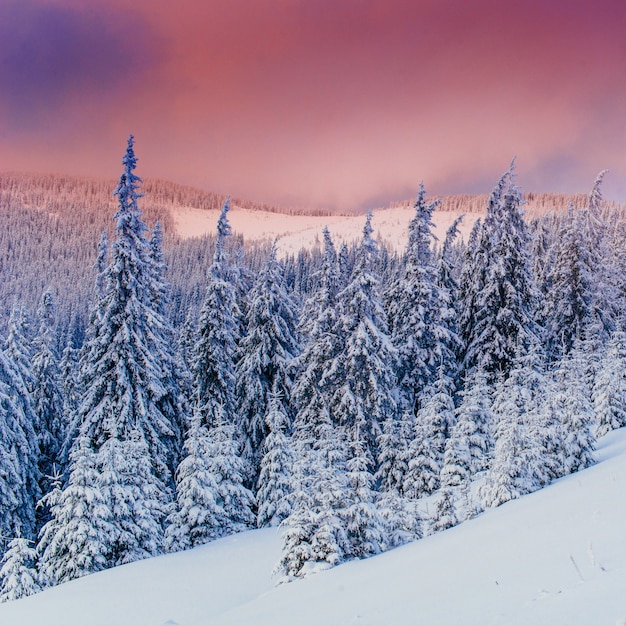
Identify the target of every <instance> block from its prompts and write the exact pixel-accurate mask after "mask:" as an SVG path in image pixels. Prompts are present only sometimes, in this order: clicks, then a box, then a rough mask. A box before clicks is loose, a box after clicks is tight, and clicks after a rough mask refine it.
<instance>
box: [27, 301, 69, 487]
mask: <svg viewBox="0 0 626 626" xmlns="http://www.w3.org/2000/svg"><path fill="white" fill-rule="evenodd" d="M54 314H55V310H54V302H53V298H52V294H51V293H50V292H49V291H46V292H45V293H44V294H43V296H42V298H41V304H40V306H39V310H38V318H39V332H38V334H37V336H36V337H35V340H34V341H33V357H32V381H33V382H32V388H31V401H32V405H33V411H34V412H35V419H36V421H35V432H36V435H37V443H38V445H39V471H40V473H41V477H42V482H43V483H44V484H42V485H41V487H42V491H44V492H45V491H46V490H47V486H46V483H47V481H48V479H47V478H46V477H47V476H51V475H52V473H53V466H55V465H56V466H57V467H58V463H59V458H60V454H61V450H62V448H63V445H64V443H65V430H66V429H65V414H64V411H63V409H64V399H63V395H62V393H61V381H60V372H59V366H58V361H57V355H56V354H55V353H54V339H55V338H54Z"/></svg>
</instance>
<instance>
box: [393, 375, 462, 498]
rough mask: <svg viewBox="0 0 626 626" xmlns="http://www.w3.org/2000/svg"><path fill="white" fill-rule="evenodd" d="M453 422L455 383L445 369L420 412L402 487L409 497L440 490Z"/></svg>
mask: <svg viewBox="0 0 626 626" xmlns="http://www.w3.org/2000/svg"><path fill="white" fill-rule="evenodd" d="M454 419H455V418H454V399H453V383H452V381H451V380H450V378H449V377H448V376H447V374H446V373H445V371H444V369H443V367H442V368H440V370H439V377H438V379H437V380H436V381H435V383H434V384H433V385H432V386H431V388H430V389H429V390H427V392H426V400H425V402H424V404H423V405H422V406H421V407H420V408H419V410H418V412H417V418H416V420H415V435H414V438H413V441H412V442H411V445H410V457H411V460H410V461H409V471H408V474H407V476H406V478H405V481H404V487H403V489H404V493H405V494H406V495H407V496H409V497H411V498H421V497H423V496H425V495H429V494H431V493H433V492H434V491H436V490H437V489H438V488H439V485H440V475H441V469H442V466H443V460H444V452H445V445H446V439H447V437H448V433H449V432H450V429H451V428H452V427H453V425H454Z"/></svg>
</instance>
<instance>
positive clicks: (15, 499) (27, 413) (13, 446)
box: [0, 350, 40, 538]
mask: <svg viewBox="0 0 626 626" xmlns="http://www.w3.org/2000/svg"><path fill="white" fill-rule="evenodd" d="M34 421H35V416H34V413H33V410H32V407H31V404H30V395H29V393H28V391H27V389H26V386H25V384H24V381H23V380H22V378H21V376H20V374H19V370H18V367H17V366H16V365H15V363H14V362H13V361H12V360H11V359H10V357H9V356H8V355H7V354H5V353H4V352H3V351H1V350H0V511H1V512H2V515H0V536H4V537H13V536H15V533H16V532H19V533H21V535H22V536H23V537H25V538H30V537H32V536H33V532H34V530H35V503H36V502H37V500H38V499H39V495H40V491H39V477H40V474H39V470H38V464H37V461H38V452H39V451H38V448H37V438H36V436H35V431H34V429H33V424H34Z"/></svg>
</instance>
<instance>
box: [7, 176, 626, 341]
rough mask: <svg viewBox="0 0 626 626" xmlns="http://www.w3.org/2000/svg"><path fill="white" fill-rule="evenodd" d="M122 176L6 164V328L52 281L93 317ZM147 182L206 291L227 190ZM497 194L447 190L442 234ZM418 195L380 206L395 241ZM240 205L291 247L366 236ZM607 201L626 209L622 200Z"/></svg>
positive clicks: (181, 291)
mask: <svg viewBox="0 0 626 626" xmlns="http://www.w3.org/2000/svg"><path fill="white" fill-rule="evenodd" d="M116 185H117V181H116V180H103V179H93V178H85V177H78V176H60V175H41V174H22V173H0V277H1V281H0V330H1V329H2V327H3V323H4V322H5V321H6V319H7V317H8V315H9V313H10V310H11V308H12V305H13V302H14V301H16V300H19V301H20V302H22V303H24V304H25V306H26V307H27V308H28V310H30V311H31V312H34V311H35V310H36V308H37V303H38V301H39V299H40V297H41V294H42V292H43V291H44V289H51V290H52V291H53V293H54V294H55V295H56V297H57V301H58V302H59V303H60V304H61V303H62V306H63V310H62V311H59V313H60V317H61V318H62V319H65V320H69V318H70V317H71V316H73V315H80V316H81V317H82V318H83V319H85V317H86V313H87V311H88V308H89V300H90V299H91V297H92V293H93V284H94V270H93V267H92V266H93V263H94V261H95V258H96V247H97V244H98V241H99V239H100V235H101V233H102V231H103V230H105V229H107V230H108V231H109V236H110V237H111V238H112V237H113V236H114V233H113V221H112V217H113V215H114V214H115V212H116V209H117V203H116V199H115V198H114V197H113V191H114V189H115V187H116ZM142 191H143V193H144V197H143V198H142V199H141V201H140V202H141V208H142V211H143V213H144V216H145V218H146V222H147V224H148V226H149V227H152V226H153V225H154V223H155V221H156V220H160V221H161V222H162V224H163V226H164V231H165V242H164V251H165V256H166V259H167V261H168V263H169V266H170V271H169V278H170V281H171V282H172V285H173V287H174V294H173V295H174V297H175V298H178V299H179V300H184V299H186V298H195V299H196V300H197V299H199V298H200V295H199V294H200V293H203V289H204V282H205V276H206V269H207V267H208V265H209V263H210V259H211V255H212V243H211V242H212V235H211V234H212V232H213V231H214V228H215V222H216V220H217V213H218V211H219V209H220V208H221V206H222V204H223V202H224V199H225V196H223V195H220V194H215V193H210V192H207V191H202V190H198V189H194V188H192V187H185V186H182V185H177V184H175V183H171V182H167V181H163V180H150V179H146V180H145V181H144V184H143V186H142ZM525 198H526V201H527V204H526V206H525V210H526V214H527V216H529V217H535V216H537V215H540V214H544V213H548V212H551V211H555V212H561V211H564V210H565V209H566V208H567V206H568V205H569V204H570V203H573V204H574V206H576V207H578V208H582V207H584V206H585V205H586V202H587V198H586V196H584V195H576V196H568V195H562V194H532V193H529V194H526V196H525ZM487 199H488V196H487V194H482V195H475V196H472V195H457V196H447V197H443V198H441V200H442V203H441V209H440V211H439V212H437V213H436V214H435V223H436V224H437V227H438V230H437V234H438V236H439V238H440V239H441V238H442V237H443V234H445V228H446V227H447V225H449V223H450V222H451V221H452V219H454V217H455V216H456V215H457V214H461V213H467V214H468V215H467V217H466V219H465V220H464V222H463V226H462V235H465V234H467V232H469V228H471V225H472V224H473V222H474V221H475V220H476V218H477V217H478V216H479V215H480V214H481V213H483V212H484V210H485V207H486V204H487ZM413 202H414V199H407V200H405V201H404V202H398V203H396V204H395V205H393V206H390V207H387V208H383V209H378V210H377V211H376V213H375V217H374V223H373V226H374V230H375V233H376V234H377V236H379V237H381V239H382V240H383V241H385V243H386V244H387V245H388V246H389V247H390V248H391V249H396V250H398V249H401V248H402V247H403V246H404V243H405V241H406V230H407V225H408V221H409V220H410V218H411V215H412V212H411V207H412V205H413ZM232 205H233V212H232V214H231V217H232V220H231V223H232V224H233V229H234V230H235V231H236V232H238V233H239V234H240V235H241V236H242V237H243V238H244V240H245V241H246V242H247V243H248V244H255V243H259V242H260V243H265V242H267V241H271V240H273V239H274V238H275V237H278V238H279V250H280V251H281V253H282V254H283V255H288V254H296V253H297V252H298V250H300V249H301V248H302V247H304V248H312V247H314V246H315V245H317V244H318V243H319V241H320V240H321V230H322V228H323V227H324V226H328V227H329V229H330V231H331V233H332V234H333V237H335V238H336V241H337V242H341V241H345V242H348V243H349V242H351V241H354V240H355V239H357V238H358V236H359V233H360V230H361V228H362V224H363V215H362V213H361V214H355V213H344V214H343V215H342V214H338V213H332V214H331V213H325V212H324V211H316V210H311V211H307V210H306V209H302V208H298V209H295V208H291V209H284V208H280V207H271V206H268V205H264V204H259V203H254V202H250V201H244V200H238V199H233V201H232ZM606 207H607V210H611V211H616V212H618V213H619V214H621V215H622V216H623V215H624V214H626V212H625V210H624V206H622V205H619V204H617V203H610V202H609V203H606ZM286 215H288V216H289V217H286Z"/></svg>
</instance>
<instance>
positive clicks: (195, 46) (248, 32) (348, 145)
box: [0, 0, 626, 208]
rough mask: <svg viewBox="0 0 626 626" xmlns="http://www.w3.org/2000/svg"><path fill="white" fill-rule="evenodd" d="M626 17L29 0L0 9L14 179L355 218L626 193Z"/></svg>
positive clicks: (6, 163)
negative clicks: (111, 180) (95, 179)
mask: <svg viewBox="0 0 626 626" xmlns="http://www.w3.org/2000/svg"><path fill="white" fill-rule="evenodd" d="M624 32H626V6H625V5H624V4H623V3H622V2H617V1H613V0H601V1H600V2H595V3H591V2H589V1H583V0H567V1H566V0H550V2H545V0H519V1H518V2H515V3H509V2H501V1H498V2H496V1H494V0H472V1H471V2H458V1H454V0H341V2H336V1H332V2H331V1H330V0H315V2H312V1H311V0H266V1H265V2H258V0H233V1H232V2H222V1H221V0H209V1H206V0H204V1H203V0H179V1H178V2H176V3H173V2H169V1H165V0H135V2H133V4H132V11H129V9H128V3H126V2H121V0H106V1H105V0H92V2H90V3H85V2H81V1H79V0H28V1H21V2H13V3H7V4H5V5H3V6H2V7H1V8H0V42H1V43H0V141H1V142H2V149H1V150H0V168H2V169H39V170H42V169H43V170H53V171H65V172H70V173H71V172H77V173H84V174H95V175H103V176H115V175H117V172H118V170H119V160H120V156H121V153H122V151H123V147H124V142H125V139H126V137H127V135H128V134H129V133H130V132H133V133H135V135H136V137H137V148H138V153H139V156H140V159H141V161H140V168H141V173H142V174H143V175H144V176H159V177H164V178H169V179H172V180H176V181H179V182H183V183H189V184H193V185H198V186H202V187H205V188H210V189H213V190H216V191H221V192H227V193H232V194H233V195H237V196H244V197H248V198H252V199H256V200H261V201H267V202H275V203H282V204H297V205H314V206H321V205H324V206H331V207H345V208H351V207H356V206H364V205H379V204H385V203H387V202H388V201H389V200H393V199H401V198H405V197H407V196H411V195H413V193H414V191H415V190H416V188H417V185H418V184H419V182H420V180H424V181H425V183H426V186H427V188H428V189H429V190H430V191H432V192H433V193H450V192H464V191H467V192H473V191H483V192H484V191H489V189H490V186H491V184H492V183H493V181H495V180H496V179H497V177H498V176H499V174H500V173H501V171H502V170H504V169H506V167H507V165H508V162H509V161H510V159H511V157H512V156H514V155H517V158H518V168H519V169H518V171H519V174H520V177H519V182H520V184H521V185H522V187H523V188H524V189H525V190H537V191H542V190H556V191H585V190H587V189H588V188H589V187H590V185H591V183H592V181H593V179H594V177H595V174H596V172H597V171H599V170H601V169H603V168H605V167H608V168H610V169H611V170H612V174H611V175H610V176H609V177H608V178H607V185H606V193H607V195H609V196H613V197H618V198H620V199H624V200H626V149H625V146H626V122H625V121H624V119H625V116H624V114H623V111H622V103H623V101H624V97H625V96H626V93H625V91H626V63H624V60H625V59H626V37H624Z"/></svg>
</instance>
